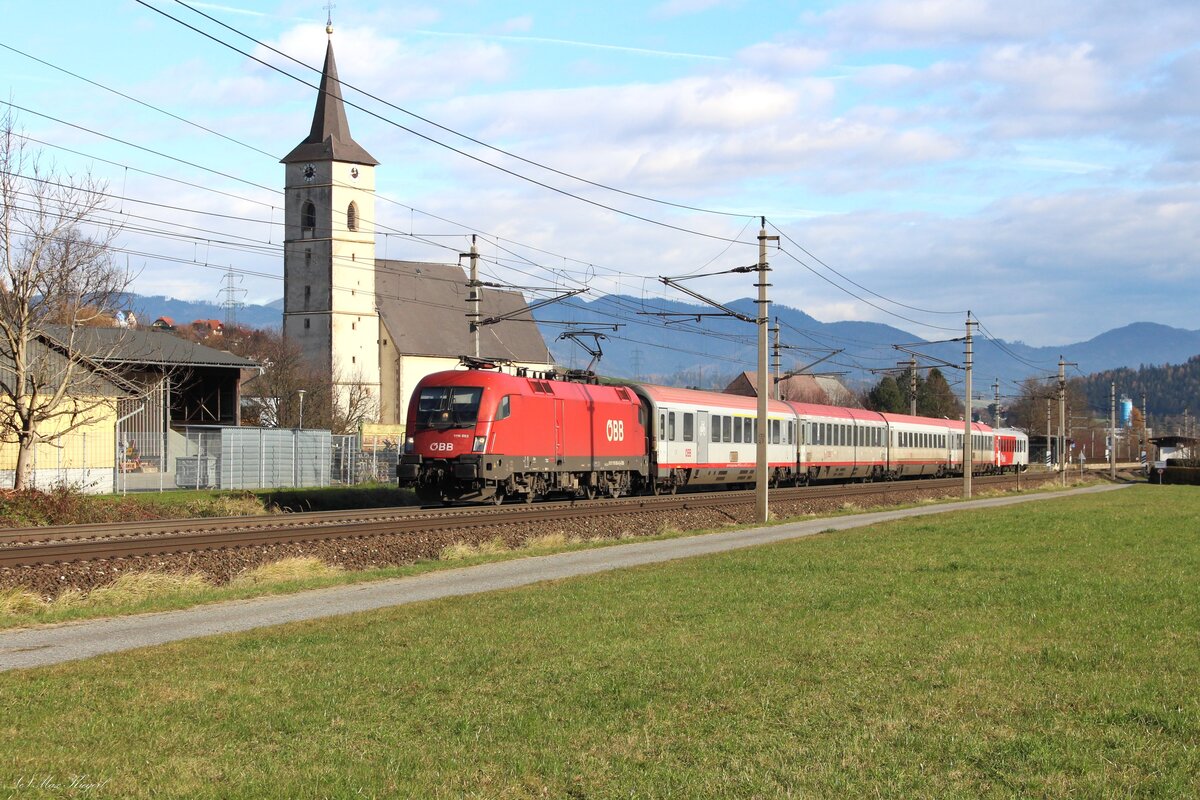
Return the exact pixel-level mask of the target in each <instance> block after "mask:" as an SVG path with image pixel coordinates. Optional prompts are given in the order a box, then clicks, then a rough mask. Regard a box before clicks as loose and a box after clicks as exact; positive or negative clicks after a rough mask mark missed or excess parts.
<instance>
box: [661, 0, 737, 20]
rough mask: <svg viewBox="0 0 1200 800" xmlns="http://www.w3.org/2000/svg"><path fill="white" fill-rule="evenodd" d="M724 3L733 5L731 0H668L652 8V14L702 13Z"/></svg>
mask: <svg viewBox="0 0 1200 800" xmlns="http://www.w3.org/2000/svg"><path fill="white" fill-rule="evenodd" d="M723 5H731V3H730V0H666V2H665V3H660V4H659V5H657V6H655V7H654V8H653V9H651V11H650V14H651V16H654V17H680V16H685V15H687V14H700V13H702V12H705V11H708V10H709V9H712V8H719V7H720V6H723Z"/></svg>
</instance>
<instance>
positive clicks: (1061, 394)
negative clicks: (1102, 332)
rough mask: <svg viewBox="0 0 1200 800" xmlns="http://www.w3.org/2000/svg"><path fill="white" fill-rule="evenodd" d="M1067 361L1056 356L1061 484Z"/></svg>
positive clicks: (1064, 467) (1064, 462)
mask: <svg viewBox="0 0 1200 800" xmlns="http://www.w3.org/2000/svg"><path fill="white" fill-rule="evenodd" d="M1066 404H1067V362H1066V361H1064V360H1063V357H1062V356H1059V357H1058V473H1059V477H1060V478H1061V480H1062V485H1063V486H1066V485H1067V452H1066V450H1067V446H1066V445H1067V440H1066V430H1065V428H1066V419H1067V409H1066Z"/></svg>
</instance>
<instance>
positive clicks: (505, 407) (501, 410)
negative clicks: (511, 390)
mask: <svg viewBox="0 0 1200 800" xmlns="http://www.w3.org/2000/svg"><path fill="white" fill-rule="evenodd" d="M508 398H509V395H504V397H501V398H500V405H499V406H497V407H496V419H497V420H501V419H508V415H509V414H511V413H512V408H511V406H510V403H509V399H508Z"/></svg>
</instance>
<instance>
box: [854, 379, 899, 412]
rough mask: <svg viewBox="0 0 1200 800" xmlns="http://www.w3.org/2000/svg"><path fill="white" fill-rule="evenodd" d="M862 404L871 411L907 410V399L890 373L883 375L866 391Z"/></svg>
mask: <svg viewBox="0 0 1200 800" xmlns="http://www.w3.org/2000/svg"><path fill="white" fill-rule="evenodd" d="M863 405H865V406H866V407H867V408H868V409H869V410H871V411H886V412H890V413H892V414H904V413H907V412H908V401H907V400H906V399H905V396H904V392H902V391H901V390H900V387H899V385H897V383H896V379H895V378H893V377H892V376H891V375H885V376H884V377H883V379H882V380H880V381H879V383H877V384H875V387H874V388H872V389H871V391H869V392H867V396H866V398H865V401H864V403H863Z"/></svg>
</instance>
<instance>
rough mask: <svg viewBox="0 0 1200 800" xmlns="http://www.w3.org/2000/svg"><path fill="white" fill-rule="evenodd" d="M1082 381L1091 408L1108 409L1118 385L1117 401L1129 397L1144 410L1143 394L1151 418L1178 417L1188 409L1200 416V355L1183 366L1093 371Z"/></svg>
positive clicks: (1169, 365) (1165, 365) (1170, 365)
mask: <svg viewBox="0 0 1200 800" xmlns="http://www.w3.org/2000/svg"><path fill="white" fill-rule="evenodd" d="M1083 381H1084V387H1085V389H1084V391H1085V392H1086V393H1087V399H1088V405H1090V406H1091V407H1092V408H1108V407H1109V396H1110V392H1111V386H1112V384H1113V383H1114V382H1115V383H1116V384H1117V399H1118V400H1119V399H1120V398H1121V397H1122V396H1124V397H1128V398H1130V399H1131V400H1133V404H1134V405H1135V406H1136V407H1138V408H1141V406H1142V395H1143V394H1144V395H1145V396H1146V409H1147V411H1149V412H1150V414H1151V415H1155V416H1158V415H1176V414H1182V413H1183V412H1184V411H1185V410H1187V411H1190V412H1191V414H1192V415H1195V414H1197V413H1200V355H1197V356H1192V357H1191V358H1189V359H1188V360H1187V361H1186V362H1185V363H1183V364H1164V365H1162V366H1156V367H1155V366H1151V367H1147V366H1142V367H1138V368H1137V369H1136V370H1135V369H1129V368H1127V367H1120V368H1118V369H1109V370H1104V371H1103V372H1093V373H1092V374H1090V375H1088V376H1087V377H1086V378H1084V379H1083Z"/></svg>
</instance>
